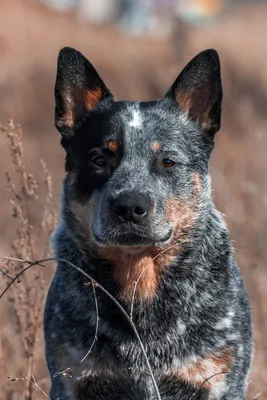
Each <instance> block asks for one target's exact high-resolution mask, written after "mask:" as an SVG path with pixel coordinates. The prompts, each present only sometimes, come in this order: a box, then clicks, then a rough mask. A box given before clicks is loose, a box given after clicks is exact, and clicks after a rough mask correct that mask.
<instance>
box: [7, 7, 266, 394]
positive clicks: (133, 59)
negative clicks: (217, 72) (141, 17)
mask: <svg viewBox="0 0 267 400" xmlns="http://www.w3.org/2000/svg"><path fill="white" fill-rule="evenodd" d="M266 13H267V6H264V5H262V6H259V7H254V8H253V7H252V6H249V5H248V6H246V7H245V6H243V7H242V8H240V9H238V8H237V9H236V10H233V11H232V12H231V14H228V15H226V16H224V17H222V18H221V19H220V20H218V21H217V22H216V24H214V25H210V26H208V27H205V28H192V27H190V28H189V27H184V26H181V27H180V26H178V23H177V27H176V28H175V29H174V31H173V33H172V35H171V36H170V37H168V38H131V37H126V36H123V35H122V34H121V33H119V32H117V31H116V30H115V29H114V28H112V27H98V26H90V25H88V24H86V23H84V22H81V21H77V19H75V18H74V16H73V15H71V14H69V15H61V14H59V13H56V12H54V11H51V10H48V9H46V8H45V7H43V6H40V5H38V4H37V3H36V2H34V1H30V0H24V1H23V0H2V1H1V2H0V120H1V122H2V123H3V124H5V125H6V124H7V120H8V119H9V118H12V119H13V120H14V121H15V123H19V124H21V125H22V127H23V131H24V135H23V146H24V160H25V164H26V166H25V168H26V170H27V171H28V172H29V173H33V174H34V176H35V178H36V180H37V181H38V182H39V187H38V188H37V189H34V186H35V185H34V184H33V183H32V182H30V183H29V182H28V181H27V182H28V183H27V182H26V183H27V184H28V187H27V190H28V192H27V190H26V193H25V192H24V193H23V196H25V198H23V199H22V200H20V199H18V197H16V199H15V205H14V203H13V204H10V202H9V199H10V197H11V194H10V191H9V190H8V189H7V182H6V176H5V173H6V172H9V173H10V174H12V176H14V182H15V184H16V188H17V187H18V188H19V187H21V185H23V184H25V180H24V181H23V179H24V178H25V175H24V178H23V173H22V172H23V171H24V169H23V168H24V167H23V166H22V167H21V166H20V168H22V169H20V170H19V171H18V172H17V173H15V175H14V173H13V172H12V171H13V170H14V165H13V163H12V157H11V156H10V151H9V148H8V143H9V141H10V140H12V137H11V138H10V139H8V138H7V132H6V131H5V130H3V131H1V132H0V135H1V136H0V170H1V175H0V188H1V189H0V190H1V209H0V227H1V229H0V235H1V240H0V256H5V255H8V254H14V250H12V249H11V243H12V241H13V238H14V235H15V234H16V230H17V229H21V226H22V227H23V226H24V228H25V227H27V226H28V222H27V221H26V222H25V221H24V222H25V224H24V225H23V222H21V221H22V219H21V218H22V215H25V214H23V213H25V212H26V211H27V210H26V211H25V207H26V206H25V204H26V203H27V204H28V206H27V207H28V212H26V214H27V218H28V219H29V223H30V224H32V225H33V227H34V228H33V230H32V231H31V232H30V233H29V232H27V229H26V228H25V229H26V230H25V229H24V231H23V232H24V235H26V237H28V239H27V240H28V242H27V243H26V244H25V243H24V244H23V240H22V239H21V237H20V240H18V241H16V242H15V247H16V249H17V250H18V251H17V253H18V255H22V256H23V255H25V254H26V255H27V256H28V255H29V256H30V257H31V259H32V258H34V257H36V258H41V257H42V256H43V254H44V253H45V248H46V243H47V236H49V234H50V230H51V228H52V226H53V221H54V216H53V215H52V216H51V212H52V211H51V210H52V209H51V204H50V203H51V202H52V205H53V207H58V203H59V193H60V183H61V179H62V178H63V176H64V168H63V161H64V152H63V149H61V147H60V144H59V134H58V132H57V131H56V130H55V128H54V126H53V116H54V115H53V113H54V111H53V110H54V103H53V85H54V79H55V68H56V58H57V53H58V51H59V50H60V48H61V47H63V46H65V45H68V46H73V47H76V48H78V49H79V50H81V51H82V52H83V53H84V54H86V56H87V57H88V58H89V59H90V60H91V62H92V63H93V64H94V65H95V66H96V68H97V69H98V70H99V72H100V74H101V75H102V77H103V78H104V80H105V82H106V83H107V85H108V86H109V87H110V89H111V90H112V91H113V93H114V94H115V97H116V98H117V99H131V100H149V99H154V98H159V97H161V96H163V95H164V93H165V91H166V90H167V89H168V87H169V85H170V84H171V83H172V81H173V80H174V78H175V77H176V75H177V74H178V72H179V71H180V69H181V68H182V66H183V65H184V64H185V63H186V61H188V60H189V59H190V58H191V57H192V56H194V55H195V54H196V53H197V52H199V51H201V50H203V49H205V48H209V47H214V48H216V49H217V50H218V51H219V53H220V56H221V62H222V71H223V84H224V94H225V97H224V112H223V124H222V129H221V131H220V133H219V134H218V137H217V147H216V149H215V152H214V154H213V158H212V165H211V174H212V178H213V189H214V199H215V203H216V205H217V206H218V208H219V210H220V211H221V212H223V213H224V214H225V215H226V221H227V224H228V226H229V228H230V230H231V236H232V239H233V241H234V247H235V249H236V257H237V259H238V262H239V265H240V268H241V270H242V273H243V276H244V279H245V282H246V285H247V289H248V292H249V295H250V299H251V302H252V310H253V318H254V342H255V357H254V364H253V368H252V371H251V376H250V386H249V393H248V399H250V400H252V399H256V398H257V399H262V400H263V399H265V398H267V345H266V342H265V337H266V336H265V335H267V291H266V285H267V267H266V265H265V262H266V260H267V247H266V237H267V212H266V210H267V174H266V170H267V158H266V155H267V153H266V152H267V95H266V94H267V57H266V54H267V42H266V34H267V25H266V18H265V15H266ZM14 131H15V132H17V128H14V127H13V126H12V125H9V128H8V132H11V133H12V132H14ZM11 136H12V135H11ZM16 140H17V142H16ZM15 142H16V143H18V138H15ZM14 151H15V153H16V154H19V152H20V150H19V149H18V148H16V149H15V150H14V148H13V156H14ZM40 159H43V160H44V161H45V162H46V164H47V167H48V169H49V171H50V172H51V175H52V178H53V190H54V196H53V198H52V194H51V189H50V188H49V190H48V189H47V187H46V186H45V185H46V184H48V185H49V184H50V177H49V175H47V174H46V172H44V170H43V167H42V166H41V164H40ZM19 160H20V158H19V156H18V158H17V161H16V162H17V164H16V165H17V168H18V162H19ZM21 179H22V180H21ZM25 179H26V178H25ZM27 179H29V180H31V179H32V178H31V177H30V178H27ZM21 182H22V183H21ZM23 182H24V183H23ZM32 188H33V191H36V193H38V196H39V198H38V199H35V197H34V194H32V193H30V191H31V189H32ZM23 196H22V197H23ZM49 196H50V197H49ZM25 199H26V203H24V200H25ZM19 204H22V205H23V207H24V209H23V211H22V215H20V213H19V210H18V205H19ZM45 204H46V205H45ZM16 205H17V211H16V212H17V216H15V217H14V216H12V213H13V211H12V210H13V209H14V207H16ZM44 205H45V207H46V210H48V211H47V212H48V213H47V214H46V215H45V219H46V222H45V221H43V222H42V215H43V214H42V213H43V206H44ZM50 217H51V218H50ZM49 218H50V219H49ZM48 219H49V222H47V221H48ZM42 223H43V224H44V225H45V226H44V225H42ZM40 226H41V229H40ZM40 231H41V232H42V234H41V235H40ZM27 235H28V236H27ZM29 236H30V237H32V239H33V241H34V242H35V245H34V248H33V249H31V244H30V239H29ZM39 236H40V237H39ZM24 245H25V246H26V247H27V246H28V247H27V248H26V247H25V249H26V250H25V249H24V250H25V251H24V250H23V248H22V247H23V246H24ZM20 246H21V247H20ZM13 264H14V265H16V263H15V262H14V263H13ZM13 264H12V263H11V262H9V264H8V265H7V264H6V262H3V266H4V267H5V268H6V270H7V268H8V271H9V273H10V275H12V276H14V274H15V273H16V271H13V270H12V268H13ZM39 268H41V267H39ZM53 268H54V267H53V266H52V265H49V266H47V268H46V269H45V270H44V271H43V275H42V276H40V275H39V274H38V276H37V273H36V270H33V269H32V270H30V271H28V273H27V274H28V275H27V276H28V278H27V279H28V280H27V284H28V285H29V286H28V287H29V288H30V287H31V286H33V288H34V290H33V291H32V292H31V289H29V291H28V292H27V289H25V287H26V286H25V285H26V281H25V279H22V282H21V283H15V285H13V290H10V291H9V292H7V293H6V295H5V296H4V297H3V299H1V300H0V301H1V307H0V385H1V387H0V399H1V400H2V399H3V400H7V399H10V400H11V399H12V400H20V399H28V400H31V399H37V400H39V399H45V395H44V394H42V393H41V391H40V390H39V389H37V388H36V387H34V385H29V383H28V382H27V381H25V380H19V381H16V382H10V380H8V379H7V377H12V378H21V377H24V376H26V377H27V378H30V376H31V374H33V375H34V377H35V379H36V382H37V383H38V385H39V386H40V387H41V388H42V389H43V390H44V392H46V393H48V390H49V381H48V377H47V371H46V367H45V361H44V348H43V340H42V329H41V328H40V327H39V323H38V321H40V320H41V316H42V310H40V315H39V314H38V304H42V299H43V294H45V292H46V290H47V288H48V285H49V281H50V279H51V275H52V272H53ZM42 280H44V283H42ZM23 285H24V286H23ZM5 286H6V278H4V277H1V280H0V289H1V291H2V290H3V289H4V288H5ZM37 289H38V290H37ZM14 296H15V303H14ZM21 296H22V298H21ZM23 296H24V297H23ZM14 304H15V306H14ZM36 304H37V306H36ZM20 307H21V308H20ZM36 313H37V314H36ZM18 314H19V316H18ZM38 315H39V316H38ZM31 318H33V320H32V319H31ZM28 320H29V321H28ZM19 321H20V322H21V323H22V324H24V325H23V326H20V325H19V324H20V322H19ZM27 321H28V322H27ZM27 335H28V336H30V340H29V338H28V340H27ZM30 348H32V349H33V350H34V351H33V354H29V352H28V350H29V349H30ZM30 386H32V387H30ZM265 389H266V390H265ZM31 390H32V393H31ZM264 390H265V391H264ZM261 391H262V393H261V394H259V392H261ZM257 393H258V394H257ZM256 394H257V395H256Z"/></svg>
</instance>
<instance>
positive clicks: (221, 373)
mask: <svg viewBox="0 0 267 400" xmlns="http://www.w3.org/2000/svg"><path fill="white" fill-rule="evenodd" d="M223 374H227V372H217V374H213V375H211V376H210V377H209V378H207V379H205V380H204V381H203V382H202V383H201V385H200V386H199V388H198V389H197V390H196V391H195V392H194V393H193V394H192V396H191V397H190V398H189V400H191V399H193V397H195V395H196V394H197V393H198V392H199V391H200V389H201V388H202V387H203V386H204V385H205V383H207V382H208V381H209V380H210V379H212V378H214V377H215V376H217V375H223Z"/></svg>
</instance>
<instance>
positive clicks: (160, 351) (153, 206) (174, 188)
mask: <svg viewBox="0 0 267 400" xmlns="http://www.w3.org/2000/svg"><path fill="white" fill-rule="evenodd" d="M55 95H56V126H57V128H58V129H59V131H60V132H61V134H62V141H61V143H62V145H63V147H64V148H65V150H66V177H65V179H64V182H63V192H62V210H61V220H60V224H59V227H58V229H57V231H56V233H55V236H54V239H53V243H54V249H55V254H56V257H57V258H58V259H65V260H67V261H69V262H72V263H73V264H75V265H77V266H78V267H80V268H82V269H83V270H84V271H85V272H87V273H88V274H90V275H91V276H92V277H93V278H94V279H96V280H97V281H98V282H99V283H100V284H101V285H102V286H103V287H105V288H106V289H107V290H108V291H109V292H110V293H111V294H112V295H113V296H114V297H115V298H116V299H117V300H118V301H119V302H120V303H121V305H122V306H123V307H124V308H125V310H126V311H127V312H128V313H129V314H132V319H133V322H134V323H135V325H136V328H137V330H138V332H139V334H140V336H141V339H142V341H143V344H144V347H145V350H146V352H147V355H148V359H149V361H150V364H151V368H152V370H153V373H154V376H155V379H156V382H157V385H158V388H159V391H160V395H161V398H162V400H171V399H173V400H174V399H175V400H176V399H180V400H190V399H194V400H197V399H199V400H200V399H201V400H204V399H209V400H212V399H214V400H219V399H220V400H223V399H224V400H242V399H245V392H246V388H247V382H248V372H249V368H250V363H251V349H252V339H251V316H250V307H249V302H248V298H247V294H246V291H245V288H244V284H243V281H242V278H241V275H240V271H239V269H238V267H237V265H236V262H235V259H234V255H233V249H232V244H231V241H230V238H229V233H228V230H227V227H226V225H225V223H224V221H223V218H222V216H221V215H220V213H219V212H218V211H217V210H216V208H215V206H214V204H213V201H212V198H211V186H210V177H209V159H210V155H211V152H212V149H213V145H214V136H215V133H216V132H217V131H218V130H219V128H220V116H221V102H222V88H221V80H220V63H219V58H218V55H217V53H216V51H214V50H207V51H204V52H202V53H200V54H199V55H198V56H196V57H195V58H194V59H193V60H192V61H191V62H190V63H189V64H188V65H187V66H186V68H185V69H184V70H183V71H182V72H181V74H180V75H179V76H178V78H177V79H176V81H175V82H174V84H173V85H172V86H171V88H170V90H169V91H168V92H167V94H166V96H165V97H164V98H163V99H162V100H158V101H154V102H140V103H134V102H126V101H123V102H115V101H114V99H113V96H112V95H111V93H110V92H109V90H108V89H107V87H106V86H105V84H104V83H103V81H102V80H101V78H100V77H99V75H98V74H97V72H96V71H95V69H94V68H93V66H92V65H91V64H90V63H89V61H88V60H86V59H85V58H84V57H83V56H82V55H81V54H80V53H79V52H77V51H76V50H74V49H70V48H65V49H63V50H61V52H60V54H59V59H58V73H57V81H56V89H55ZM95 292H96V298H95V296H94V290H93V288H92V286H90V285H88V281H87V280H86V278H85V277H84V276H83V275H81V274H80V273H79V272H78V271H77V270H75V269H73V268H72V267H71V266H70V265H67V264H66V263H64V262H60V261H59V262H58V266H57V270H56V273H55V276H54V279H53V282H52V285H51V288H50V290H49V293H48V298H47V303H46V309H45V319H44V329H45V342H46V356H47V364H48V368H49V371H50V374H51V381H52V388H51V394H50V396H51V399H53V400H55V399H57V398H60V399H61V400H70V399H71V400H72V399H73V400H89V399H97V400H101V399H111V400H113V399H114V400H115V399H116V400H117V399H121V400H124V399H125V400H126V399H129V400H141V399H142V400H152V399H155V398H156V395H155V390H154V386H153V384H152V380H151V376H150V375H149V373H148V371H147V365H146V364H145V360H144V357H143V354H142V352H141V349H140V346H139V344H138V342H137V339H136V337H135V335H134V333H133V331H132V328H131V326H130V325H129V323H128V321H127V320H126V318H125V317H124V316H123V315H122V313H121V311H120V310H119V309H118V308H117V307H116V305H115V304H113V303H112V301H111V300H110V299H109V298H108V297H107V295H106V294H105V293H103V292H102V291H101V289H100V288H99V287H95ZM96 304H97V311H96ZM97 318H98V329H97V340H95V341H94V337H95V331H96V321H97ZM92 343H93V346H92V350H91V352H90V354H88V355H87V357H85V359H84V356H85V355H86V353H87V352H88V350H89V348H90V346H91V344H92ZM81 360H83V361H82V362H81ZM62 371H65V373H63V372H62ZM67 375H71V377H70V376H69V377H67Z"/></svg>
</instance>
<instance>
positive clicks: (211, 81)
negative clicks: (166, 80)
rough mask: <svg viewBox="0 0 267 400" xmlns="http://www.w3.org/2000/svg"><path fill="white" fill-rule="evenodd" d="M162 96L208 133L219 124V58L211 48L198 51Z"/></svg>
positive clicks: (220, 86) (212, 131)
mask: <svg viewBox="0 0 267 400" xmlns="http://www.w3.org/2000/svg"><path fill="white" fill-rule="evenodd" d="M166 97H172V98H174V99H175V101H176V102H177V103H178V105H179V107H180V109H181V110H183V111H184V112H186V113H187V114H188V117H189V118H190V119H192V120H194V121H196V122H197V123H198V124H199V126H200V128H201V129H202V130H203V131H204V132H207V133H209V134H211V135H213V134H215V133H216V132H217V131H218V130H219V129H220V125H221V104H222V85H221V69H220V59H219V56H218V53H217V52H216V51H215V50H205V51H203V52H201V53H199V54H198V55H197V56H196V57H195V58H193V60H191V61H190V62H189V64H187V66H186V67H185V68H184V69H183V71H182V72H181V73H180V75H179V76H178V78H177V79H176V81H175V82H174V84H173V85H172V86H171V88H170V90H169V91H168V92H167V94H166Z"/></svg>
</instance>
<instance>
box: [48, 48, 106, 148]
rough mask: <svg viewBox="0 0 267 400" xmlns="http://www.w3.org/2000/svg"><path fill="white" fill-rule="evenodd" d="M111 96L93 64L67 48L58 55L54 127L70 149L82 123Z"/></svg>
mask: <svg viewBox="0 0 267 400" xmlns="http://www.w3.org/2000/svg"><path fill="white" fill-rule="evenodd" d="M105 98H110V99H112V98H113V97H112V95H111V93H110V92H109V90H108V89H107V87H106V86H105V84H104V82H103V81H102V79H101V78H100V76H99V75H98V73H97V72H96V70H95V68H94V67H93V66H92V64H91V63H90V62H89V61H88V60H87V59H86V58H85V57H84V56H83V55H82V54H81V53H80V52H79V51H77V50H75V49H72V48H70V47H64V48H63V49H62V50H61V51H60V52H59V55H58V64H57V78H56V85H55V102H56V109H55V125H56V127H57V129H58V130H59V131H60V133H61V134H62V141H61V143H62V145H63V147H67V146H68V144H69V141H70V140H71V138H72V137H73V136H74V134H75V130H76V128H77V126H78V125H79V123H80V122H81V121H82V119H83V118H84V117H85V115H86V114H88V113H89V112H90V111H92V110H93V108H94V107H96V106H97V104H99V103H100V102H101V101H102V100H104V99H105Z"/></svg>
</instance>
